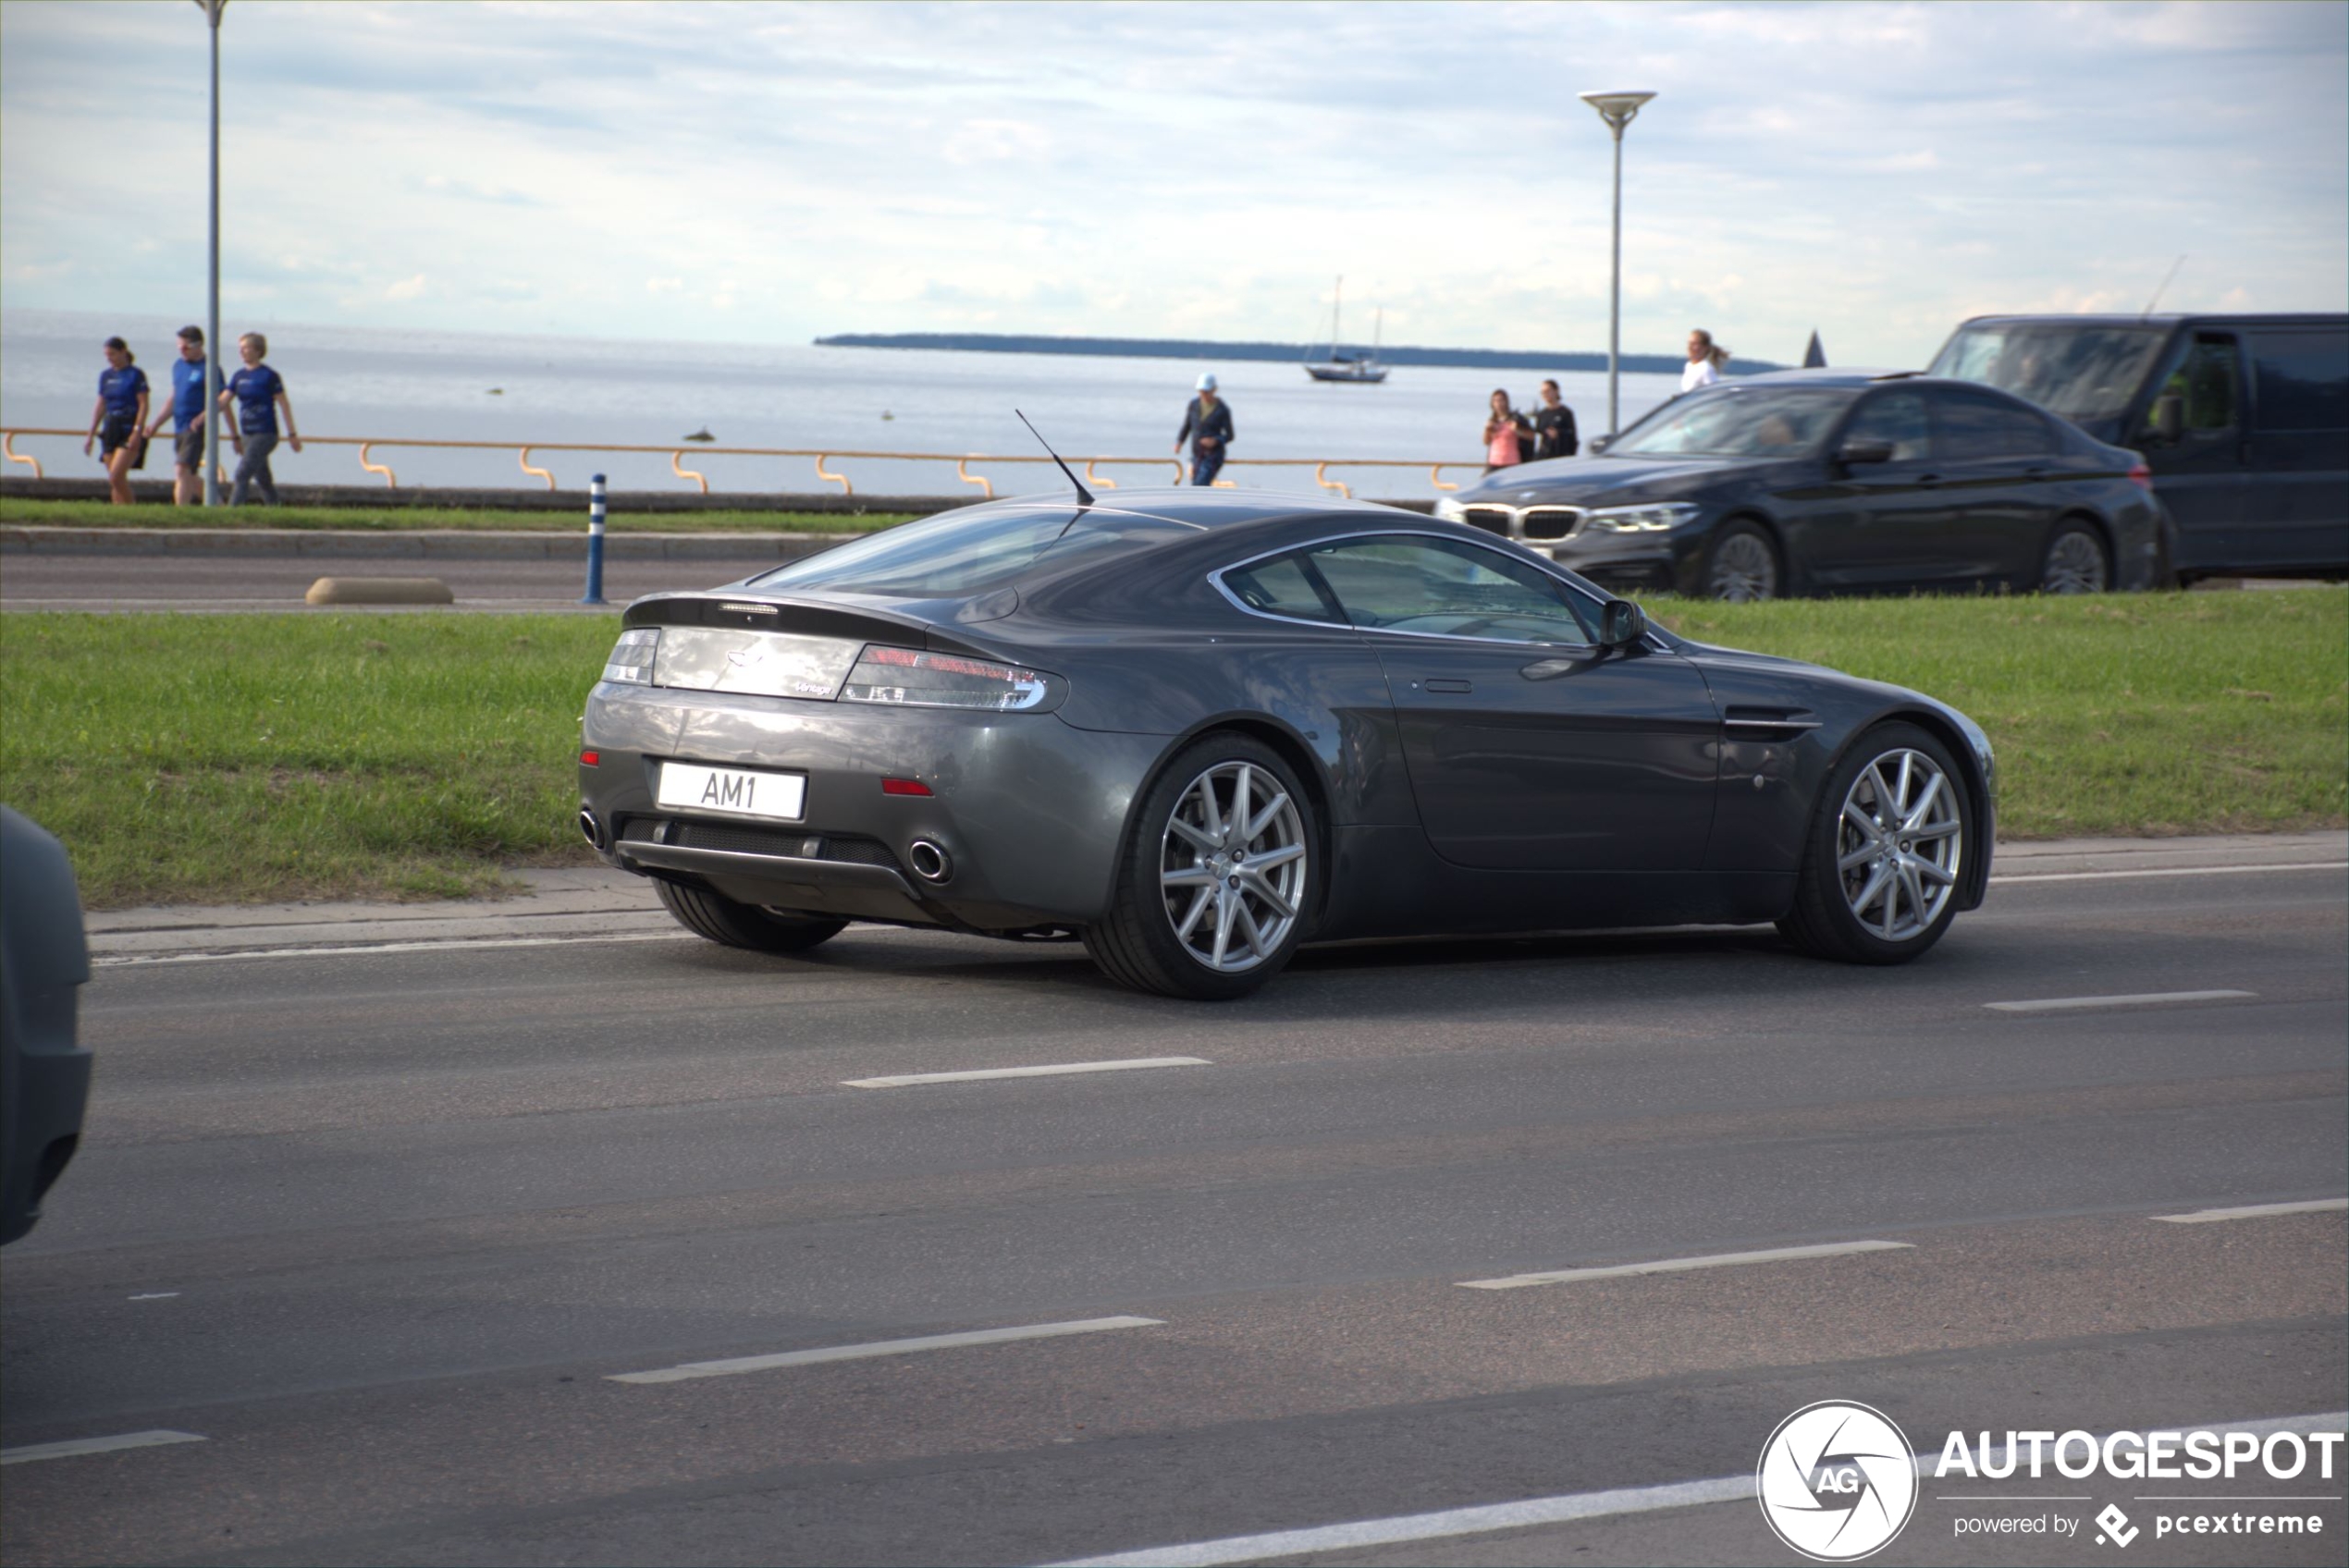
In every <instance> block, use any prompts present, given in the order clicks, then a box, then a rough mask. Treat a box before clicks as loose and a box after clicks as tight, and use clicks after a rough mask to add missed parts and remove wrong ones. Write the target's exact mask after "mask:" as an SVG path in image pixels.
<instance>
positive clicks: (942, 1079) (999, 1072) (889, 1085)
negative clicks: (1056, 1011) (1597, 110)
mask: <svg viewBox="0 0 2349 1568" xmlns="http://www.w3.org/2000/svg"><path fill="white" fill-rule="evenodd" d="M1213 1065H1215V1064H1214V1063H1213V1062H1211V1061H1209V1060H1207V1059H1206V1058H1205V1057H1199V1056H1136V1057H1127V1058H1125V1060H1120V1061H1060V1062H1054V1063H1052V1064H1051V1065H1050V1066H1046V1067H989V1068H981V1069H978V1070H977V1071H974V1072H904V1073H899V1074H897V1075H896V1076H894V1077H889V1078H849V1079H844V1080H842V1087H844V1088H850V1089H910V1088H916V1087H918V1086H920V1085H922V1084H975V1083H977V1082H978V1081H979V1080H980V1079H982V1078H1050V1077H1052V1076H1054V1075H1056V1074H1059V1073H1063V1072H1138V1071H1139V1070H1140V1069H1143V1068H1147V1067H1212V1066H1213Z"/></svg>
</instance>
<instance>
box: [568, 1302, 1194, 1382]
mask: <svg viewBox="0 0 2349 1568" xmlns="http://www.w3.org/2000/svg"><path fill="white" fill-rule="evenodd" d="M1162 1326H1163V1324H1162V1319H1160V1318H1156V1317H1085V1318H1079V1319H1077V1320H1076V1321H1075V1322H1071V1323H1031V1324H1028V1325H1027V1326H1026V1327H1024V1328H1018V1329H975V1330H973V1331H971V1332H969V1333H964V1334H926V1335H924V1336H922V1337H921V1338H920V1339H915V1340H877V1341H874V1342H872V1343H871V1344H862V1345H826V1346H824V1347H822V1348H821V1349H818V1350H787V1351H784V1352H782V1353H781V1354H776V1355H739V1356H735V1357H733V1358H732V1359H731V1360H726V1361H689V1362H687V1363H685V1364H684V1365H683V1366H663V1367H660V1368H659V1369H658V1370H657V1371H652V1372H619V1373H614V1374H613V1375H612V1376H611V1377H610V1378H609V1379H608V1381H610V1382H614V1383H682V1382H685V1381H687V1380H688V1379H690V1378H732V1377H738V1376H740V1375H741V1374H743V1373H745V1372H769V1371H772V1370H773V1369H775V1368H776V1367H779V1366H816V1365H818V1363H821V1362H826V1361H863V1360H866V1359H867V1358H868V1357H872V1356H878V1355H911V1354H915V1353H916V1352H918V1351H926V1350H959V1349H961V1348H962V1347H964V1346H965V1345H999V1344H1005V1343H1008V1342H1010V1341H1014V1340H1051V1339H1058V1338H1060V1337H1061V1336H1063V1335H1064V1334H1100V1333H1105V1332H1107V1331H1108V1330H1110V1329H1155V1328H1160V1327H1162Z"/></svg>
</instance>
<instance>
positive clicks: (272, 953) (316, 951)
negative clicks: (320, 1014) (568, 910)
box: [90, 931, 700, 969]
mask: <svg viewBox="0 0 2349 1568" xmlns="http://www.w3.org/2000/svg"><path fill="white" fill-rule="evenodd" d="M699 939H700V938H698V937H695V935H694V934H693V933H692V932H690V931H611V932H606V933H604V934H603V935H601V936H595V937H448V938H445V939H442V940H435V941H413V942H351V943H348V944H345V945H342V946H338V947H321V948H247V949H242V950H241V951H228V952H217V953H98V954H93V955H92V958H91V960H90V965H91V967H92V968H93V969H102V968H111V967H115V966H117V965H124V964H149V963H224V962H228V960H230V959H260V958H366V957H372V956H373V955H375V954H376V953H447V952H461V951H464V950H467V949H474V948H572V947H581V946H585V945H587V944H590V943H600V942H692V941H698V940H699Z"/></svg>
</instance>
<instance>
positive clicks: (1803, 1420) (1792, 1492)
mask: <svg viewBox="0 0 2349 1568" xmlns="http://www.w3.org/2000/svg"><path fill="white" fill-rule="evenodd" d="M1913 1453H1914V1451H1913V1450H1912V1449H1911V1448H1910V1447H1909V1439H1908V1438H1907V1437H1906V1436H1905V1435H1903V1434H1902V1432H1901V1430H1900V1427H1897V1426H1895V1425H1893V1423H1892V1418H1891V1417H1890V1416H1888V1415H1885V1414H1884V1413H1883V1412H1882V1411H1880V1410H1875V1409H1871V1408H1870V1407H1869V1406H1867V1405H1864V1404H1851V1403H1846V1402H1844V1401H1841V1400H1821V1401H1820V1402H1819V1403H1816V1404H1806V1405H1804V1406H1803V1407H1802V1409H1800V1410H1798V1411H1796V1412H1795V1413H1794V1414H1793V1415H1789V1416H1788V1417H1787V1418H1786V1419H1785V1420H1783V1421H1781V1422H1779V1423H1778V1427H1777V1430H1776V1431H1774V1432H1772V1433H1771V1434H1770V1440H1769V1441H1768V1442H1766V1443H1764V1444H1763V1445H1762V1461H1761V1464H1759V1465H1757V1466H1756V1467H1755V1469H1754V1475H1753V1483H1754V1491H1755V1494H1756V1496H1757V1497H1759V1499H1760V1500H1761V1503H1762V1517H1763V1518H1764V1519H1765V1521H1767V1522H1768V1524H1769V1526H1770V1530H1771V1533H1772V1534H1774V1535H1776V1536H1777V1537H1778V1539H1780V1540H1782V1541H1784V1542H1785V1543H1786V1544H1787V1545H1788V1546H1789V1547H1791V1548H1793V1549H1794V1550H1796V1551H1799V1552H1801V1553H1802V1555H1803V1556H1805V1557H1808V1558H1811V1559H1814V1561H1816V1562H1855V1561H1857V1560H1858V1559H1860V1558H1863V1557H1866V1556H1868V1555H1869V1554H1870V1553H1872V1552H1876V1551H1879V1550H1883V1549H1884V1548H1885V1547H1886V1546H1888V1545H1889V1544H1891V1541H1892V1538H1893V1537H1895V1536H1898V1535H1899V1534H1900V1531H1901V1529H1902V1528H1903V1527H1904V1526H1905V1525H1907V1524H1908V1522H1909V1516H1910V1515H1911V1514H1912V1513H1915V1512H1916V1506H1917V1470H1916V1461H1915V1459H1914V1458H1913V1457H1912V1455H1913Z"/></svg>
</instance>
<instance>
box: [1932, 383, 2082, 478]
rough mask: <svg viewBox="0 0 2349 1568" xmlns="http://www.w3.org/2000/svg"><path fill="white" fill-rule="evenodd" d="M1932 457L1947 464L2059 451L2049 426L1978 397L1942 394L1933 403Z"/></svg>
mask: <svg viewBox="0 0 2349 1568" xmlns="http://www.w3.org/2000/svg"><path fill="white" fill-rule="evenodd" d="M1933 419H1934V424H1935V426H1936V429H1935V432H1934V439H1933V455H1934V456H1935V457H1936V458H1938V459H1941V460H1942V461H1945V462H1966V461H1970V460H1974V459H1982V458H2021V457H2031V456H2035V455H2037V454H2039V453H2043V452H2052V451H2054V450H2055V449H2056V442H2055V435H2054V433H2053V432H2051V431H2049V430H2048V422H2047V421H2046V420H2044V419H2042V418H2041V417H2040V416H2039V415H2037V414H2035V413H2033V412H2032V411H2031V410H2029V409H2020V408H2017V407H2015V406H2014V405H2013V404H2012V403H2010V402H2006V401H2004V400H2003V399H2000V398H1985V397H1983V396H1982V395H1980V394H1979V393H1965V392H1943V393H1940V394H1938V395H1937V396H1936V397H1935V398H1934V399H1933Z"/></svg>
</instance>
